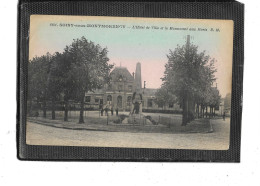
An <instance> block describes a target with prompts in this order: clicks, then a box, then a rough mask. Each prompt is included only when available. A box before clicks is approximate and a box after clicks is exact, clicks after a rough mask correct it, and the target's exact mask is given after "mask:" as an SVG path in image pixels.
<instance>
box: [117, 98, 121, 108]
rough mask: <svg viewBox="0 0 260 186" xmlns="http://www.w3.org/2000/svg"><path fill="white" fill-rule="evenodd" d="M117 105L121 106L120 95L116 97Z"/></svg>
mask: <svg viewBox="0 0 260 186" xmlns="http://www.w3.org/2000/svg"><path fill="white" fill-rule="evenodd" d="M117 106H118V108H122V96H118V97H117Z"/></svg>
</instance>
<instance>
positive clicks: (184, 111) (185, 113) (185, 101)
mask: <svg viewBox="0 0 260 186" xmlns="http://www.w3.org/2000/svg"><path fill="white" fill-rule="evenodd" d="M187 123H188V99H187V93H184V97H183V108H182V126H186V125H187Z"/></svg>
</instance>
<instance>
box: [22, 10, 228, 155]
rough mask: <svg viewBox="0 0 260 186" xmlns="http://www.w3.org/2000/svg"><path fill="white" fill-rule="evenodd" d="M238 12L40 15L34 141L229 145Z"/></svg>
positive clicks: (32, 92)
mask: <svg viewBox="0 0 260 186" xmlns="http://www.w3.org/2000/svg"><path fill="white" fill-rule="evenodd" d="M232 55H233V21H232V20H213V19H212V20H210V19H173V18H133V17H105V16H59V15H31V17H30V32H29V61H28V93H27V124H26V144H28V145H52V146H86V147H123V148H163V149H196V150H228V149H229V143H230V141H229V139H230V115H231V113H230V111H231V88H232V84H231V82H232Z"/></svg>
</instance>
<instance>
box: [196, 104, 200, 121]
mask: <svg viewBox="0 0 260 186" xmlns="http://www.w3.org/2000/svg"><path fill="white" fill-rule="evenodd" d="M199 109H200V107H199V104H197V111H196V112H197V117H198V118H199V117H200V110H199Z"/></svg>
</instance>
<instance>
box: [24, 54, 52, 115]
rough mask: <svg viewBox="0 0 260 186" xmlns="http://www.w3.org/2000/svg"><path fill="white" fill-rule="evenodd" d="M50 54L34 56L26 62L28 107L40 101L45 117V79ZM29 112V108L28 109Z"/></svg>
mask: <svg viewBox="0 0 260 186" xmlns="http://www.w3.org/2000/svg"><path fill="white" fill-rule="evenodd" d="M50 57H51V56H50V54H49V53H47V54H46V55H43V56H41V57H34V58H33V59H32V60H30V61H29V63H28V101H29V104H28V106H29V108H31V107H32V103H33V101H34V100H36V102H37V103H39V102H42V109H43V117H46V101H47V81H46V79H47V78H48V74H49V71H50ZM29 113H30V110H29Z"/></svg>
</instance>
